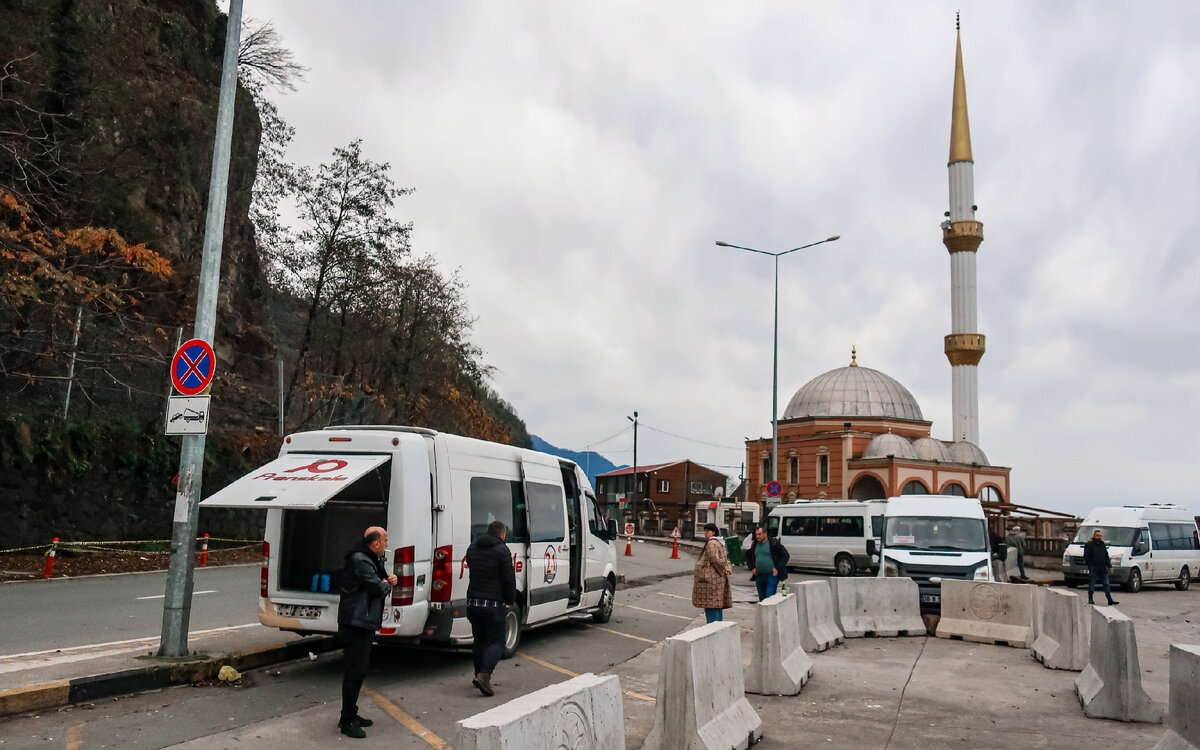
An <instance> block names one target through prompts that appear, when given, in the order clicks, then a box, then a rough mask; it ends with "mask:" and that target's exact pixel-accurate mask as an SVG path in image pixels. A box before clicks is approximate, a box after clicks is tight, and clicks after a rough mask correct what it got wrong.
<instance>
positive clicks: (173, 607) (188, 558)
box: [158, 0, 242, 657]
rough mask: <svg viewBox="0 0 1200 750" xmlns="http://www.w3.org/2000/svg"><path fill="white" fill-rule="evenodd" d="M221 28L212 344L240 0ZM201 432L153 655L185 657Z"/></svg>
mask: <svg viewBox="0 0 1200 750" xmlns="http://www.w3.org/2000/svg"><path fill="white" fill-rule="evenodd" d="M227 23H228V26H227V27H226V31H225V57H224V61H223V63H222V68H221V96H220V100H219V103H218V105H217V133H216V137H215V139H214V141H213V160H212V174H211V176H210V178H209V186H208V216H207V222H206V224H205V227H204V254H203V257H202V258H201V261H200V289H199V292H198V294H197V296H196V326H195V329H194V334H193V335H194V336H195V338H198V339H203V340H205V341H208V342H209V343H212V339H213V333H214V330H215V328H216V318H217V290H218V287H219V285H220V281H221V246H222V241H223V240H224V233H225V200H226V198H227V197H228V193H229V152H230V143H231V142H232V140H233V106H234V98H235V95H236V94H237V55H238V47H239V45H240V40H241V28H242V0H230V3H229V17H228V19H227ZM204 438H205V436H204V435H184V436H183V447H182V449H181V450H180V452H179V486H178V489H177V491H176V493H175V518H174V522H173V524H172V527H171V562H170V567H168V569H167V587H166V594H165V596H164V598H163V620H162V638H161V640H160V642H159V647H158V655H159V656H168V657H179V656H186V655H187V653H188V644H187V635H188V625H189V621H190V620H191V614H192V566H193V560H192V549H193V548H194V547H195V545H196V527H197V524H198V522H199V516H200V506H199V496H200V485H201V478H202V472H203V469H204Z"/></svg>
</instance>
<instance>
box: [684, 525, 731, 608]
mask: <svg viewBox="0 0 1200 750" xmlns="http://www.w3.org/2000/svg"><path fill="white" fill-rule="evenodd" d="M719 531H720V529H718V528H717V525H716V524H715V523H706V524H704V540H705V541H704V549H702V550H700V555H699V556H698V557H697V558H696V567H695V568H694V570H693V571H692V606H693V607H700V608H701V609H703V610H704V621H705V622H720V621H722V620H723V619H725V617H724V614H723V613H722V612H721V610H723V609H729V608H730V607H732V606H733V590H732V589H731V588H730V587H729V574H730V573H732V572H733V566H732V565H730V564H729V555H728V553H726V551H725V545H724V544H722V543H721V539H720V537H718V536H717V534H718V533H719Z"/></svg>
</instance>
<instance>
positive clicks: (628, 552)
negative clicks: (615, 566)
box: [625, 536, 633, 557]
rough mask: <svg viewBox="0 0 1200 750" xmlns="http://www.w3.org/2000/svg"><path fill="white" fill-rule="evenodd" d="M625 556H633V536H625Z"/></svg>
mask: <svg viewBox="0 0 1200 750" xmlns="http://www.w3.org/2000/svg"><path fill="white" fill-rule="evenodd" d="M625 556H626V557H633V537H631V536H629V537H625Z"/></svg>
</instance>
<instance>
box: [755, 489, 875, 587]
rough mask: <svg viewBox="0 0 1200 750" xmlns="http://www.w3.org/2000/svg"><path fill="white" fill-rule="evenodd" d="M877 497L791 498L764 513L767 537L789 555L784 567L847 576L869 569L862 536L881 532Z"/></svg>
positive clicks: (870, 564)
mask: <svg viewBox="0 0 1200 750" xmlns="http://www.w3.org/2000/svg"><path fill="white" fill-rule="evenodd" d="M885 504H886V503H885V501H883V500H796V501H794V502H791V503H787V504H785V505H778V506H776V507H775V509H774V510H772V511H771V512H770V513H769V514H768V515H767V536H777V537H779V541H780V542H782V543H783V546H784V547H786V548H787V551H788V554H790V555H791V561H790V562H789V563H788V565H789V567H796V568H808V569H815V570H827V571H833V572H834V573H837V574H838V575H839V576H852V575H855V574H856V573H858V572H859V571H864V570H870V569H873V568H874V567H875V564H874V562H873V561H872V560H871V553H870V552H869V551H868V550H867V540H868V539H874V540H876V545H878V543H879V541H878V540H879V536H880V534H881V533H882V532H883V509H884V505H885Z"/></svg>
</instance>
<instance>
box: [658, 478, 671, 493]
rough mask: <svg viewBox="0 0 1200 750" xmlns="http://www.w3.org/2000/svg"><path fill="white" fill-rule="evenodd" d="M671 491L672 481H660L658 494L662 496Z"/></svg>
mask: <svg viewBox="0 0 1200 750" xmlns="http://www.w3.org/2000/svg"><path fill="white" fill-rule="evenodd" d="M670 491H671V480H670V479H660V480H658V493H659V494H660V495H665V494H667V493H668V492H670Z"/></svg>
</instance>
